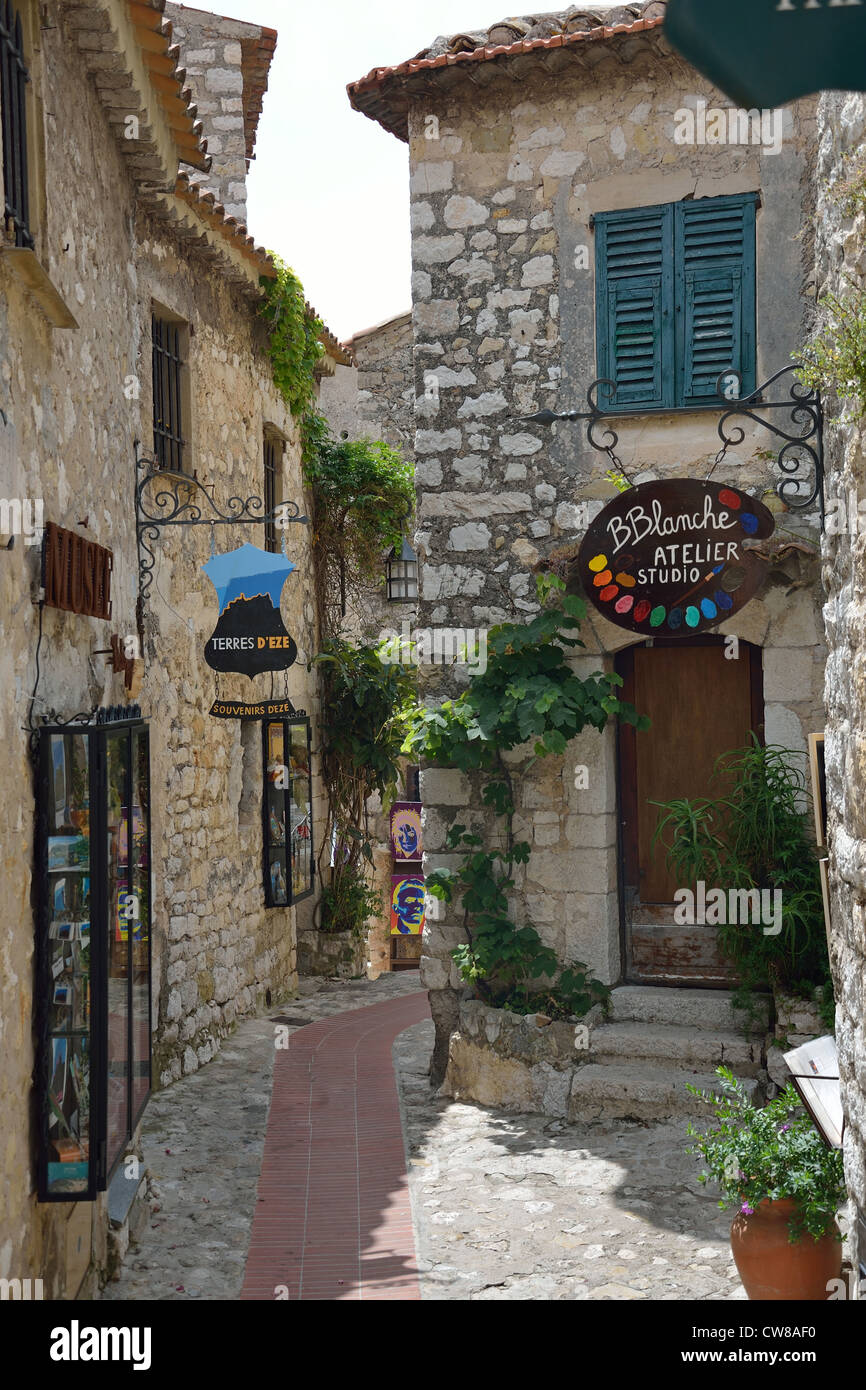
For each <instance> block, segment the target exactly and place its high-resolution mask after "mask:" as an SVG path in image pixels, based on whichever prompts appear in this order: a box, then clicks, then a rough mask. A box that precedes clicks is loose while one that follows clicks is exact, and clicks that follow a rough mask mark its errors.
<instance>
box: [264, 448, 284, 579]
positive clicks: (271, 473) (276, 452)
mask: <svg viewBox="0 0 866 1390" xmlns="http://www.w3.org/2000/svg"><path fill="white" fill-rule="evenodd" d="M264 442H265V516H266V517H267V520H266V521H265V550H269V551H271V553H272V554H274V555H278V554H279V552H280V542H279V537H278V536H277V523H276V520H275V519H274V512H275V511H276V509H277V501H278V496H277V493H278V488H277V474H278V471H279V461H280V455H281V449H280V441H279V440H278V439H277V438H276V437H275V436H274V435H272V434H266V435H265V441H264Z"/></svg>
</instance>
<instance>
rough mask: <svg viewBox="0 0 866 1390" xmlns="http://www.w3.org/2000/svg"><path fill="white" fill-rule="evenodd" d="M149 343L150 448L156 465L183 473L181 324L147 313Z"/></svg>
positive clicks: (184, 447) (184, 442)
mask: <svg viewBox="0 0 866 1390" xmlns="http://www.w3.org/2000/svg"><path fill="white" fill-rule="evenodd" d="M151 335H152V343H153V452H154V456H155V458H156V463H157V467H158V468H164V469H166V470H167V471H168V472H170V473H183V472H185V471H186V469H185V466H184V465H185V458H186V440H185V439H184V437H183V370H184V361H183V355H182V351H181V325H180V324H177V323H170V322H169V321H168V320H167V319H162V318H159V317H158V316H157V315H156V314H153V315H151Z"/></svg>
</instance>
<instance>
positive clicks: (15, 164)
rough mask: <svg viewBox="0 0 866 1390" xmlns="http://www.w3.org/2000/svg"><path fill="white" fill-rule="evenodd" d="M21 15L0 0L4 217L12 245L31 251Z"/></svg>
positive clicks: (26, 73) (25, 71)
mask: <svg viewBox="0 0 866 1390" xmlns="http://www.w3.org/2000/svg"><path fill="white" fill-rule="evenodd" d="M29 81H30V73H29V71H28V69H27V63H26V62H25V59H24V43H23V39H22V31H21V15H20V14H19V13H18V11H17V10H16V9H13V7H12V3H11V0H0V100H2V103H3V191H4V216H5V218H6V221H7V225H8V224H9V223H11V225H12V229H13V231H14V234H15V245H16V246H22V247H26V248H27V249H28V250H31V251H32V250H33V236H32V234H31V231H30V193H29V186H28V169H27V84H28V82H29Z"/></svg>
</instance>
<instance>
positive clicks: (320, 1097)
mask: <svg viewBox="0 0 866 1390" xmlns="http://www.w3.org/2000/svg"><path fill="white" fill-rule="evenodd" d="M413 978H414V979H415V980H416V983H417V976H414V975H413ZM429 1011H430V1010H429V1004H428V1002H427V994H426V992H421V991H420V990H419V991H418V992H417V993H415V994H410V995H409V996H408V997H407V998H405V999H391V1000H388V1001H386V1002H384V1003H381V1004H371V1005H369V1006H368V1007H367V1008H363V1009H356V1010H353V1011H352V1012H351V1013H348V1014H343V1015H342V1016H341V1017H339V1018H332V1019H326V1020H323V1021H322V1022H320V1023H313V1024H311V1025H310V1026H309V1027H308V1028H304V1029H302V1030H301V1031H299V1032H298V1033H297V1034H296V1035H295V1036H294V1037H292V1038H291V1039H290V1046H289V1048H288V1049H287V1050H285V1051H281V1052H278V1053H277V1058H276V1063H275V1067H274V1083H273V1096H272V1099H271V1111H270V1116H269V1118H268V1131H267V1136H266V1138H265V1152H264V1159H263V1162H262V1175H261V1179H260V1181H259V1192H258V1201H257V1204H256V1209H255V1217H254V1220H253V1232H252V1239H251V1241H250V1251H249V1256H248V1259H247V1269H246V1277H245V1279H244V1286H243V1291H242V1293H241V1298H244V1299H248V1298H256V1299H273V1298H274V1297H277V1296H279V1297H281V1298H292V1299H296V1298H300V1299H346V1298H350V1299H358V1298H364V1299H370V1298H374V1299H383V1298H396V1299H401V1300H408V1299H419V1298H420V1297H421V1294H420V1290H419V1287H418V1276H417V1270H416V1266H415V1240H414V1236H413V1232H412V1214H411V1210H410V1206H409V1192H408V1185H407V1181H406V1154H405V1149H404V1146H403V1126H402V1123H401V1119H400V1105H399V1100H398V1096H397V1082H396V1078H395V1075H394V1068H393V1065H392V1061H391V1047H392V1044H393V1042H394V1039H395V1038H396V1037H397V1036H398V1035H399V1034H400V1033H402V1032H403V1031H404V1029H406V1028H407V1027H409V1026H410V1025H411V1024H413V1023H417V1022H418V1021H419V1020H420V1019H422V1018H424V1017H426V1016H428V1015H429ZM277 1290H279V1293H277V1292H276V1291H277Z"/></svg>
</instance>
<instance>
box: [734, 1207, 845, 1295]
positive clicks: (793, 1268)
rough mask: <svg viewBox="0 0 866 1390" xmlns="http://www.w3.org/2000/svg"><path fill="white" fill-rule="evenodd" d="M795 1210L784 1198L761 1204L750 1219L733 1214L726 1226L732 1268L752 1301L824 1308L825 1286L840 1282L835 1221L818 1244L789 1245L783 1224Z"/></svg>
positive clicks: (807, 1237)
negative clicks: (800, 1302) (795, 1302)
mask: <svg viewBox="0 0 866 1390" xmlns="http://www.w3.org/2000/svg"><path fill="white" fill-rule="evenodd" d="M795 1206H796V1203H795V1202H794V1201H793V1200H791V1199H790V1198H786V1199H785V1200H784V1201H778V1202H762V1203H761V1205H760V1206H759V1207H757V1208H756V1209H755V1211H754V1213H753V1214H752V1215H751V1216H746V1215H745V1214H744V1213H742V1212H737V1214H736V1216H735V1217H734V1219H733V1222H732V1223H731V1249H732V1251H733V1253H734V1263H735V1264H736V1266H737V1272H738V1273H739V1276H740V1278H741V1279H742V1281H743V1287H744V1289H745V1290H746V1293H747V1294H748V1295H749V1298H750V1299H752V1300H753V1301H755V1300H766V1301H769V1302H780V1301H785V1300H796V1299H802V1300H806V1301H808V1302H810V1303H819V1302H824V1301H825V1300H826V1298H827V1284H828V1283H829V1281H830V1280H831V1279H838V1278H840V1276H841V1273H842V1242H841V1240H839V1238H838V1236H839V1228H838V1226H837V1225H836V1222H835V1220H834V1221H833V1223H832V1225H831V1226H830V1228H829V1230H828V1231H827V1233H826V1235H823V1236H821V1238H820V1239H819V1240H814V1239H813V1238H812V1236H810V1235H805V1236H803V1237H802V1238H801V1239H800V1240H798V1241H796V1242H795V1243H794V1244H793V1245H792V1244H791V1242H790V1241H789V1239H788V1222H789V1220H790V1218H791V1215H792V1213H793V1211H794V1209H795Z"/></svg>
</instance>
